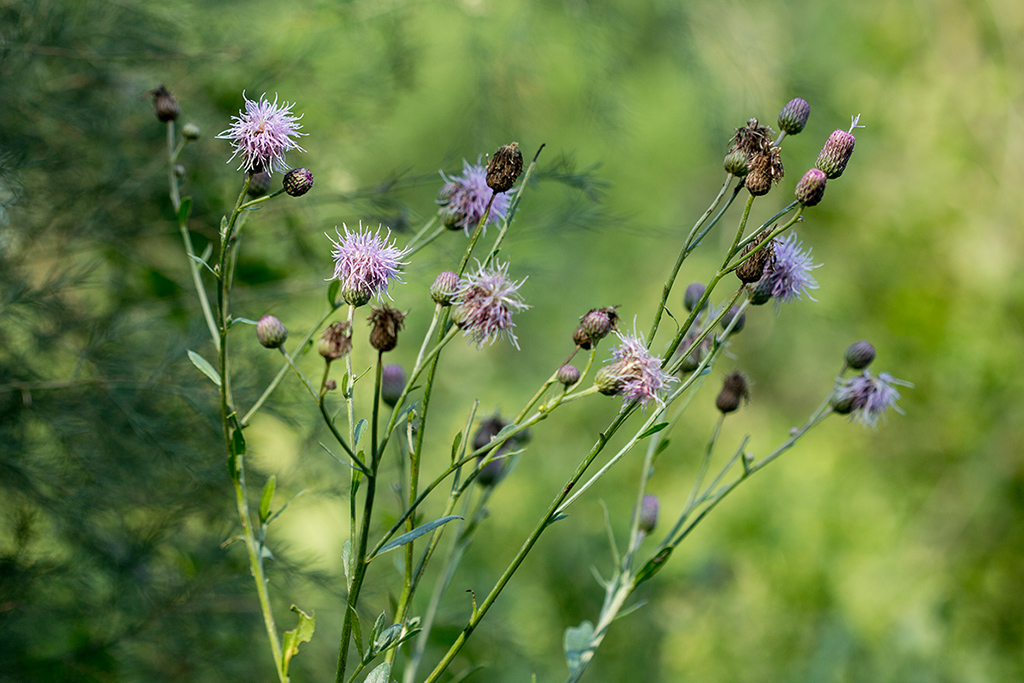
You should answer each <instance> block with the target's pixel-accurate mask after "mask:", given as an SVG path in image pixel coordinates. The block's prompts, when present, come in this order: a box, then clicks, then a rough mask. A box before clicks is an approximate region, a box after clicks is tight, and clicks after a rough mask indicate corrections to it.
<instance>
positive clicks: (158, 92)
mask: <svg viewBox="0 0 1024 683" xmlns="http://www.w3.org/2000/svg"><path fill="white" fill-rule="evenodd" d="M149 94H150V95H152V96H153V110H154V111H155V112H156V117H157V118H158V119H160V120H161V121H163V122H164V123H167V122H168V121H173V120H175V119H176V118H178V115H179V114H180V113H181V107H179V106H178V100H176V99H174V95H172V94H171V93H170V91H169V90H168V89H167V88H165V87H164V86H163V85H159V86H157V87H156V88H155V89H153V90H151V91H150V92H149Z"/></svg>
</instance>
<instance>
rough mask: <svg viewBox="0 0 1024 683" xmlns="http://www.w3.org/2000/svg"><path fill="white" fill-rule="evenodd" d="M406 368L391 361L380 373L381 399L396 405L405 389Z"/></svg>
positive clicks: (388, 403)
mask: <svg viewBox="0 0 1024 683" xmlns="http://www.w3.org/2000/svg"><path fill="white" fill-rule="evenodd" d="M405 382H406V377H405V370H404V369H403V368H402V366H401V365H399V364H397V363H389V364H388V365H385V366H384V369H383V370H381V373H380V400H382V401H384V403H385V404H387V405H389V406H391V407H392V408H394V407H395V404H397V403H398V399H399V398H400V397H401V396H402V391H403V390H404V389H405Z"/></svg>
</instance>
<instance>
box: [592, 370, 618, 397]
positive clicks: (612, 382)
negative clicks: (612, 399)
mask: <svg viewBox="0 0 1024 683" xmlns="http://www.w3.org/2000/svg"><path fill="white" fill-rule="evenodd" d="M625 384H626V381H625V379H624V378H623V375H622V371H621V368H619V367H618V364H617V363H612V364H611V365H605V366H604V367H602V368H601V369H600V370H598V371H597V374H596V375H594V386H596V387H597V390H598V391H599V392H601V393H602V394H604V395H605V396H614V395H616V394H618V393H619V392H620V391H622V389H623V387H624V386H625Z"/></svg>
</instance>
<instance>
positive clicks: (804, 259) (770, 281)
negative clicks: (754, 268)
mask: <svg viewBox="0 0 1024 683" xmlns="http://www.w3.org/2000/svg"><path fill="white" fill-rule="evenodd" d="M802 246H803V242H801V241H799V240H798V239H797V236H796V234H794V233H790V234H789V235H788V236H786V237H785V238H784V239H777V240H775V258H774V260H773V262H772V263H771V264H769V266H768V267H767V268H766V269H765V271H764V275H763V277H762V279H761V282H759V283H758V287H761V285H763V286H764V289H765V290H766V291H770V292H771V296H772V297H773V298H774V299H775V302H776V305H778V304H780V303H787V302H789V301H792V300H794V299H802V298H803V297H804V295H805V294H806V295H807V298H808V299H810V300H811V301H815V300H816V299H815V298H814V297H812V296H811V295H810V294H809V293H808V291H807V290H809V289H817V288H818V282H817V281H816V280H815V279H814V277H812V276H811V271H812V270H814V269H815V268H818V267H820V266H821V264H820V263H817V264H816V263H814V262H812V261H811V252H810V250H807V251H802V250H801V247H802Z"/></svg>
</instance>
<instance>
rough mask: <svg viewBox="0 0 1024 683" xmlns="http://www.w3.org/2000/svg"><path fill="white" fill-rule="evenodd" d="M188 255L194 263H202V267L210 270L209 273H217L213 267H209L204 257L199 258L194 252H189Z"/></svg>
mask: <svg viewBox="0 0 1024 683" xmlns="http://www.w3.org/2000/svg"><path fill="white" fill-rule="evenodd" d="M188 257H189V258H190V259H192V260H193V261H195V262H196V263H198V264H200V265H202V266H203V268H206V269H207V270H208V271H210V272H211V273H213V274H214V275H216V274H217V273H216V272H215V271H214V270H213V268H211V267H210V264H209V263H207V262H206V259H203V258H199V257H198V256H196V255H195V254H189V255H188Z"/></svg>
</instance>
